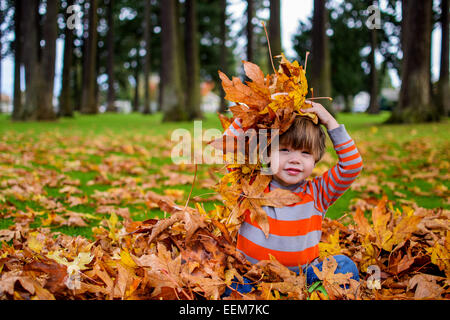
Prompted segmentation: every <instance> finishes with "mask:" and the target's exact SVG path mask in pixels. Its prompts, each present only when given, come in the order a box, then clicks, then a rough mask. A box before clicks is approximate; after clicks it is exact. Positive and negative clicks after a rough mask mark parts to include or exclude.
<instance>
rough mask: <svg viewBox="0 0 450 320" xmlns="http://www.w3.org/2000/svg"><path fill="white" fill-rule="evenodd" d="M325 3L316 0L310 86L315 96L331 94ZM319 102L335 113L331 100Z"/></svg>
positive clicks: (321, 0)
mask: <svg viewBox="0 0 450 320" xmlns="http://www.w3.org/2000/svg"><path fill="white" fill-rule="evenodd" d="M325 3H326V0H314V14H313V32H312V34H313V36H312V50H311V51H312V52H311V74H310V78H311V80H310V88H313V89H314V96H315V97H318V96H321V97H330V96H331V71H330V70H331V65H330V60H331V59H330V52H329V48H328V36H327V34H326V30H327V21H328V18H327V16H328V13H327V9H326V7H325ZM319 102H320V103H321V104H322V105H323V106H324V107H325V108H326V109H327V110H328V111H329V112H330V113H332V114H334V109H333V107H332V104H331V103H330V101H328V100H320V101H319Z"/></svg>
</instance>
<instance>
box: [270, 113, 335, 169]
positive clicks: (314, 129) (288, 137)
mask: <svg viewBox="0 0 450 320" xmlns="http://www.w3.org/2000/svg"><path fill="white" fill-rule="evenodd" d="M325 142H326V136H325V132H324V131H323V129H322V126H320V125H316V124H314V123H313V122H312V121H311V120H309V119H307V118H305V117H296V118H295V120H294V121H293V123H292V125H291V126H290V127H289V129H288V130H287V131H285V132H284V133H283V134H282V135H280V140H279V144H280V145H285V146H290V147H291V148H294V149H295V150H299V149H302V150H307V151H309V152H310V153H311V154H312V155H313V156H314V160H315V161H316V162H317V161H319V160H320V159H321V158H322V156H323V155H324V153H325Z"/></svg>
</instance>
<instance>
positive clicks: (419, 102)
mask: <svg viewBox="0 0 450 320" xmlns="http://www.w3.org/2000/svg"><path fill="white" fill-rule="evenodd" d="M405 13H406V15H404V17H403V19H406V21H405V24H404V26H405V27H406V30H403V31H402V32H403V36H404V39H403V45H404V52H403V62H402V77H401V79H402V85H401V89H400V95H399V101H398V105H397V107H396V108H395V109H394V110H393V112H392V115H391V117H390V119H389V120H388V122H391V123H392V122H394V123H418V122H428V121H436V120H438V119H439V114H438V113H437V112H436V109H435V108H434V106H433V104H432V99H431V81H430V79H431V71H430V54H431V29H432V0H409V1H408V6H407V9H406V12H405Z"/></svg>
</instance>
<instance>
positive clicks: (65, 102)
mask: <svg viewBox="0 0 450 320" xmlns="http://www.w3.org/2000/svg"><path fill="white" fill-rule="evenodd" d="M71 5H73V0H69V1H68V2H67V6H68V7H69V6H71ZM68 16H69V13H66V21H67V19H68ZM72 58H73V30H71V29H70V28H68V27H67V24H66V29H65V32H64V58H63V59H64V60H63V72H62V84H61V93H60V95H59V115H60V116H61V117H73V103H72V99H71V96H70V91H71V90H70V78H71V72H72V63H73V61H72V60H73V59H72Z"/></svg>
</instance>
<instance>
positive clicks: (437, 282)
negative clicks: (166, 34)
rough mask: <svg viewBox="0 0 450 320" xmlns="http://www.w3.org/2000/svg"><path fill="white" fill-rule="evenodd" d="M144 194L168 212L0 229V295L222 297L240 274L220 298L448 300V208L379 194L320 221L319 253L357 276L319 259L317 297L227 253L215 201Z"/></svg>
mask: <svg viewBox="0 0 450 320" xmlns="http://www.w3.org/2000/svg"><path fill="white" fill-rule="evenodd" d="M146 197H147V199H148V204H149V205H155V204H156V205H158V206H159V207H160V208H161V209H162V210H164V211H165V212H168V213H170V214H171V215H170V217H168V218H165V219H160V220H158V219H151V220H146V221H141V222H136V221H132V220H129V219H125V220H123V221H119V219H118V218H117V216H116V215H115V214H112V215H111V217H110V218H109V219H108V220H105V221H104V223H103V224H102V225H103V226H104V227H100V230H99V232H97V233H96V235H95V237H96V240H95V241H90V240H87V239H85V238H82V237H80V236H77V237H71V236H68V235H64V234H54V233H51V232H50V231H49V230H48V229H46V228H38V229H29V228H28V226H23V225H20V224H18V225H15V226H13V227H11V228H10V229H9V230H4V231H10V233H9V237H10V243H11V244H10V245H8V244H7V243H6V242H5V241H3V242H2V248H1V250H0V298H1V299H220V298H221V295H222V294H223V292H224V290H225V288H226V287H227V286H229V285H230V284H231V283H232V281H236V279H237V280H238V281H242V277H243V276H245V277H247V278H248V279H251V280H252V281H253V284H254V286H255V289H254V290H253V291H252V292H250V293H248V294H240V293H238V292H232V294H231V296H230V297H229V298H228V299H265V300H267V299H326V298H329V299H422V298H432V299H442V298H444V299H448V298H450V289H449V285H450V283H449V280H448V279H449V278H450V259H449V258H450V256H449V249H450V232H449V213H448V211H443V210H442V209H435V210H427V209H423V208H418V207H403V208H402V209H399V208H395V209H394V207H393V205H392V203H391V202H390V201H388V200H387V199H386V198H383V199H381V200H380V201H379V202H378V203H372V204H370V203H369V204H366V206H372V209H371V216H370V217H369V219H367V218H366V217H365V216H364V214H363V211H362V209H361V208H360V207H357V208H356V210H355V211H354V212H353V213H352V218H353V219H352V220H353V222H352V223H350V224H348V225H347V226H344V225H343V224H342V223H340V222H339V221H335V220H329V219H325V220H324V223H323V236H322V243H321V244H320V254H321V256H322V257H327V256H330V255H333V254H346V255H348V256H350V257H352V259H353V260H354V261H355V262H356V264H357V266H358V268H359V270H360V276H361V281H360V282H359V283H358V282H356V281H354V280H352V279H349V278H350V275H349V274H346V275H343V274H334V270H335V268H336V262H335V261H334V259H332V258H331V259H325V262H324V267H323V270H322V271H321V272H320V271H317V274H318V276H319V278H320V279H321V280H322V281H323V284H324V286H325V288H326V290H327V292H328V297H325V296H324V295H323V294H321V293H319V292H317V291H315V292H312V293H311V292H308V288H307V286H306V282H305V276H304V275H303V274H300V275H296V274H295V273H293V272H292V271H290V270H289V269H287V268H286V267H284V266H283V265H281V264H280V263H279V262H278V261H276V260H267V261H261V262H259V263H258V264H256V265H251V264H249V263H248V262H247V261H246V260H245V259H244V258H243V257H242V255H241V254H240V253H239V252H237V251H236V249H235V244H234V239H233V238H232V237H231V236H230V234H229V233H228V231H227V228H226V226H225V223H224V221H225V219H226V217H223V216H222V214H223V209H224V208H223V207H221V206H217V207H216V209H214V210H212V211H209V212H206V211H205V210H203V208H202V207H201V206H200V205H196V208H192V207H188V206H185V207H182V206H179V205H177V204H175V203H174V202H173V201H172V200H170V198H168V197H165V196H161V195H158V194H156V193H153V192H151V191H150V192H148V193H147V195H146ZM370 220H371V222H369V221H370ZM5 236H6V233H5V232H4V233H3V234H1V235H0V237H1V238H2V240H5ZM346 284H347V286H346V288H347V289H344V286H343V285H346Z"/></svg>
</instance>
